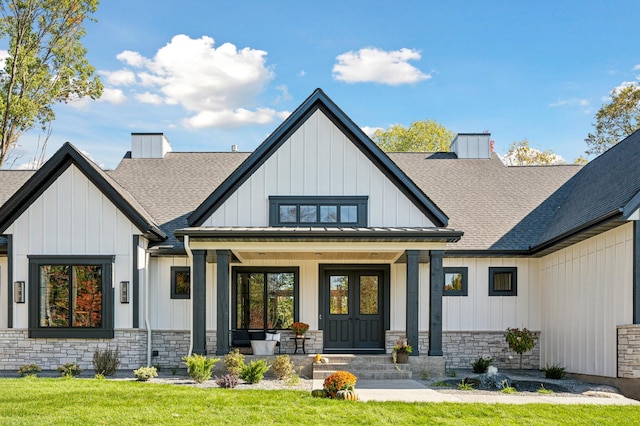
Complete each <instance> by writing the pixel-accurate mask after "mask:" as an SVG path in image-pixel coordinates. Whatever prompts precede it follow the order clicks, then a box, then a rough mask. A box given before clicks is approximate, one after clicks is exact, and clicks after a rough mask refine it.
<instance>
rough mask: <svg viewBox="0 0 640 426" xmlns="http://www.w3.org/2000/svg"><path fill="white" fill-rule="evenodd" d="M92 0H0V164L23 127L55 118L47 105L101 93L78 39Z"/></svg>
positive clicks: (91, 9)
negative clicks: (4, 43)
mask: <svg viewBox="0 0 640 426" xmlns="http://www.w3.org/2000/svg"><path fill="white" fill-rule="evenodd" d="M97 8H98V0H2V1H1V2H0V38H7V39H8V45H9V50H8V51H7V52H6V53H5V55H4V56H5V57H6V58H5V63H4V67H1V69H0V167H2V165H3V164H4V162H5V160H6V159H7V156H8V155H9V153H10V151H11V149H12V148H13V147H14V146H15V144H16V142H17V141H18V139H19V138H20V136H21V135H22V134H23V133H24V132H25V131H27V130H29V129H32V128H34V127H35V126H37V125H40V126H41V127H42V129H43V130H45V129H46V126H47V124H48V123H50V122H51V121H52V120H54V119H55V114H54V112H53V105H55V104H56V103H59V102H65V103H66V102H69V101H71V100H74V99H80V98H84V97H90V98H91V99H96V98H98V97H100V95H101V94H102V84H101V83H100V80H99V78H98V77H96V76H94V73H95V68H93V67H92V66H91V65H90V64H89V62H88V61H87V59H86V58H85V55H86V52H87V51H86V49H85V48H84V47H83V46H82V44H81V42H80V39H81V38H82V37H83V36H84V35H85V33H86V31H85V29H84V26H83V22H84V20H85V19H89V20H92V18H91V17H90V16H91V14H92V13H95V11H96V10H97Z"/></svg>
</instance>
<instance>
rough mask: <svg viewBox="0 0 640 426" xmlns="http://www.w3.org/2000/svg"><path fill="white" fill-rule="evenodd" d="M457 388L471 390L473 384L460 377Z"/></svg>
mask: <svg viewBox="0 0 640 426" xmlns="http://www.w3.org/2000/svg"><path fill="white" fill-rule="evenodd" d="M458 389H460V390H473V384H472V383H471V382H470V381H468V380H466V379H462V381H461V382H460V383H458Z"/></svg>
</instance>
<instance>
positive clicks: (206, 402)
mask: <svg viewBox="0 0 640 426" xmlns="http://www.w3.org/2000/svg"><path fill="white" fill-rule="evenodd" d="M0 386H1V390H0V424H3V425H42V424H47V425H53V424H64V425H72V424H81V425H88V424H91V425H100V424H154V425H155V424H172V425H174V424H185V425H187V424H188V425H193V424H236V425H238V424H247V425H248V424H314V425H315V424H354V425H355V424H367V425H369V424H396V425H399V424H487V425H489V424H491V425H494V424H524V425H527V424H531V425H540V424H581V425H582V424H612V425H619V424H628V422H629V420H630V419H632V418H640V408H638V407H633V406H596V405H588V406H587V405H578V406H574V405H546V404H531V405H500V404H496V405H488V404H450V403H438V404H426V403H399V402H367V403H364V402H355V401H354V402H351V401H336V400H329V399H319V398H312V397H311V396H310V395H309V393H308V392H302V391H285V390H271V391H266V390H238V389H231V390H228V389H217V388H199V387H193V386H181V385H168V384H154V383H142V382H134V381H125V380H95V379H77V378H76V379H60V378H57V379H50V378H37V379H36V378H26V379H1V380H0ZM346 405H348V409H346V408H347V407H346Z"/></svg>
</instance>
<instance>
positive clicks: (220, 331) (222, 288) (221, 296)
mask: <svg viewBox="0 0 640 426" xmlns="http://www.w3.org/2000/svg"><path fill="white" fill-rule="evenodd" d="M216 258H217V261H216V262H217V264H216V269H217V275H216V289H217V291H216V306H217V317H216V320H217V323H216V324H217V333H216V355H224V354H226V353H227V352H229V251H228V250H217V251H216Z"/></svg>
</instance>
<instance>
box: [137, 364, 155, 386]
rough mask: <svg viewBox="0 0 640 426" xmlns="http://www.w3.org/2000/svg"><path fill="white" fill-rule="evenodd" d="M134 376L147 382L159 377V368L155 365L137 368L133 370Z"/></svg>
mask: <svg viewBox="0 0 640 426" xmlns="http://www.w3.org/2000/svg"><path fill="white" fill-rule="evenodd" d="M133 377H135V378H136V380H138V381H140V382H146V381H148V380H150V379H153V378H154V377H158V370H156V368H155V367H140V368H138V369H137V370H133Z"/></svg>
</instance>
